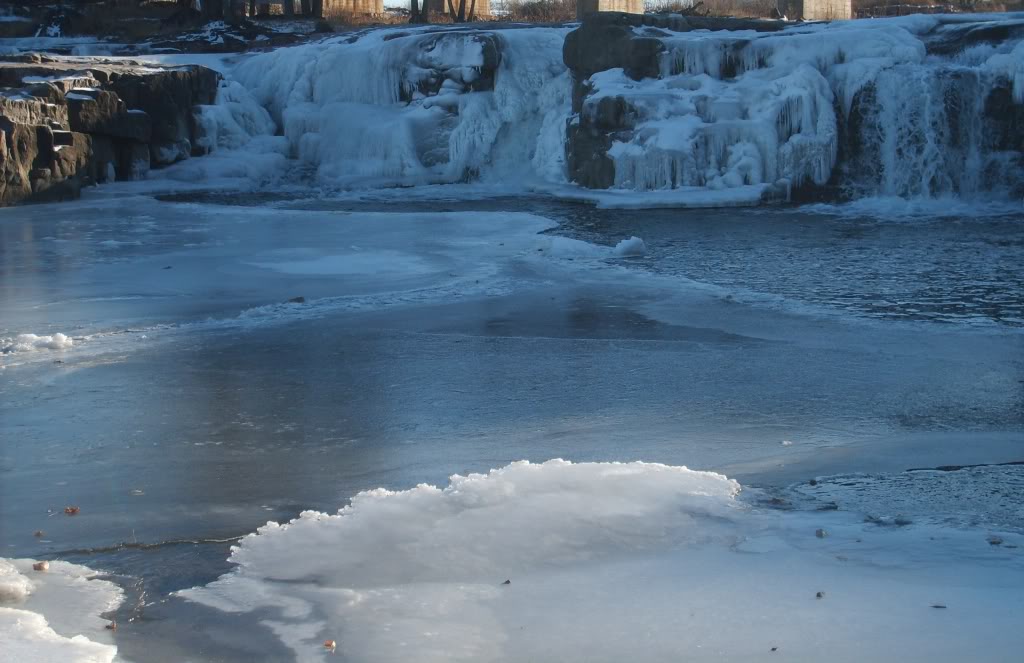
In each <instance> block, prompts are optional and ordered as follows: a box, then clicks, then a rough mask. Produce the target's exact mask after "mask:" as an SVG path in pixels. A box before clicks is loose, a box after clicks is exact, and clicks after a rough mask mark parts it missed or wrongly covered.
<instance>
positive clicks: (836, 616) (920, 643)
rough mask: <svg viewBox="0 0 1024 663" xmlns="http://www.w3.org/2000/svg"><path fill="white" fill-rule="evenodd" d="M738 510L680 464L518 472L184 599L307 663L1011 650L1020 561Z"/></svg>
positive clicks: (449, 491) (288, 529)
mask: <svg viewBox="0 0 1024 663" xmlns="http://www.w3.org/2000/svg"><path fill="white" fill-rule="evenodd" d="M740 497H741V495H740V486H739V484H737V483H736V482H735V481H732V480H730V479H728V478H726V477H724V476H721V475H719V474H714V473H710V472H697V471H692V470H688V469H686V468H684V467H670V466H665V465H658V464H649V463H580V464H573V463H569V462H566V461H561V460H555V461H549V462H546V463H542V464H531V463H527V462H519V463H513V464H512V465H509V466H507V467H504V468H502V469H498V470H492V471H491V472H489V473H487V474H471V475H469V476H458V475H456V476H453V477H452V478H451V482H450V484H449V485H448V486H447V487H446V488H444V489H440V488H436V487H433V486H428V485H420V486H417V487H415V488H413V489H411V490H406V491H398V492H394V491H389V490H383V489H378V490H373V491H367V492H364V493H360V494H359V495H357V496H356V497H355V498H353V500H352V502H351V504H350V505H349V506H347V507H345V508H343V509H341V510H340V511H339V512H338V513H337V514H336V515H328V514H324V513H317V512H311V511H307V512H304V513H302V514H301V515H300V517H299V518H297V519H296V520H293V521H292V522H290V523H287V524H283V525H279V524H276V523H268V524H267V525H266V526H265V527H262V528H260V529H259V530H258V532H256V533H255V534H252V535H250V536H248V537H246V538H244V539H243V540H242V541H241V542H240V543H239V545H238V546H236V547H235V548H234V549H233V552H232V555H231V561H232V562H234V563H235V564H237V565H238V566H237V568H236V569H235V570H234V571H233V572H231V573H228V574H227V575H225V576H223V577H222V578H220V579H219V580H217V581H215V582H214V583H212V584H211V585H208V586H205V587H201V588H195V589H191V590H188V591H186V592H183V594H184V596H185V597H187V598H188V599H190V600H194V601H198V602H201V603H203V604H206V605H209V606H211V607H215V608H218V609H221V610H225V611H231V612H253V613H256V614H258V615H259V616H260V617H259V618H260V619H261V621H262V623H263V624H264V625H265V626H266V627H268V628H269V629H271V630H272V631H273V632H274V633H275V634H276V635H277V637H279V638H280V639H281V641H282V642H283V643H284V644H286V645H287V646H289V647H290V648H292V649H293V651H294V652H295V655H296V659H297V660H300V661H312V660H321V657H322V656H323V643H324V642H325V641H331V640H333V641H335V642H336V646H337V653H338V654H339V655H341V656H344V657H345V658H346V660H352V661H371V660H372V661H409V660H415V661H527V660H548V661H621V660H638V661H678V660H681V659H685V660H716V661H718V660H761V659H764V660H775V659H772V658H771V657H772V656H776V657H778V656H782V658H784V659H785V660H820V658H821V656H822V655H823V652H827V658H828V659H829V660H833V661H862V660H882V659H887V660H892V659H893V658H900V659H901V660H920V661H925V660H929V661H956V660H963V659H964V657H966V658H971V656H972V655H973V654H976V653H977V651H978V648H981V649H983V650H984V652H985V655H986V656H987V657H989V658H991V659H992V660H997V659H1005V660H1009V659H1010V658H1012V657H1013V654H1014V652H1016V651H1019V648H1020V646H1021V644H1022V639H1021V635H1020V633H1019V629H1016V628H1014V625H1015V615H1016V614H1017V612H1018V611H1019V610H1020V609H1021V608H1022V607H1024V593H1022V592H1021V589H1024V564H1022V560H1021V557H1020V555H1018V554H1016V553H1015V552H1014V550H1016V549H1007V548H997V547H994V546H992V545H990V544H989V543H988V542H987V541H986V540H985V538H984V536H983V535H982V534H980V533H978V532H977V531H971V530H963V531H961V530H944V529H942V528H936V527H915V526H909V527H904V528H897V529H893V528H884V527H879V526H877V525H872V524H865V523H863V522H861V520H860V518H859V517H851V516H850V515H844V514H837V513H834V512H811V513H802V514H801V513H788V512H781V511H765V510H761V509H758V508H756V507H753V506H751V505H750V503H749V502H746V501H743V500H741V499H740ZM819 528H823V529H825V530H827V531H828V532H829V536H828V537H826V538H818V537H816V536H815V530H816V529H819ZM1003 536H1005V537H1006V538H1005V540H1006V541H1013V542H1015V544H1016V543H1017V542H1019V541H1020V539H1021V537H1020V536H1018V535H1014V534H1010V533H1007V534H1004V535H1003ZM818 592H822V593H823V598H822V599H817V598H816V595H817V593H818ZM940 603H941V604H942V605H946V606H948V610H947V611H946V612H941V611H938V610H936V609H934V608H932V607H931V606H932V605H936V604H940ZM950 615H955V619H954V618H951V617H950ZM954 623H955V624H956V627H955V628H953V627H952V624H954ZM773 648H775V650H777V651H778V652H779V653H778V654H773V653H772V652H773Z"/></svg>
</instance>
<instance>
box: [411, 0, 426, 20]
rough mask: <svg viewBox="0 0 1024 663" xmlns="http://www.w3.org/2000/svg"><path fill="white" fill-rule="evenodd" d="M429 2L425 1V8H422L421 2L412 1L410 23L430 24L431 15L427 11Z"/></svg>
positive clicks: (418, 0)
mask: <svg viewBox="0 0 1024 663" xmlns="http://www.w3.org/2000/svg"><path fill="white" fill-rule="evenodd" d="M427 1H428V0H423V8H422V9H421V8H420V0H410V3H409V22H410V23H430V14H429V12H428V11H427Z"/></svg>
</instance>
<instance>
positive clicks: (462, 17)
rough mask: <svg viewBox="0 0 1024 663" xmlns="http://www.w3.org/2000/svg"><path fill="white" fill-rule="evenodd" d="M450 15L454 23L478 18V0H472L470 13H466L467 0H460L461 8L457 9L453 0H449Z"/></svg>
mask: <svg viewBox="0 0 1024 663" xmlns="http://www.w3.org/2000/svg"><path fill="white" fill-rule="evenodd" d="M448 15H449V16H451V17H452V22H453V23H466V22H469V21H473V20H475V19H476V0H472V4H471V5H470V6H469V15H468V16H467V15H466V0H459V9H458V11H456V10H455V6H454V5H453V4H452V0H448Z"/></svg>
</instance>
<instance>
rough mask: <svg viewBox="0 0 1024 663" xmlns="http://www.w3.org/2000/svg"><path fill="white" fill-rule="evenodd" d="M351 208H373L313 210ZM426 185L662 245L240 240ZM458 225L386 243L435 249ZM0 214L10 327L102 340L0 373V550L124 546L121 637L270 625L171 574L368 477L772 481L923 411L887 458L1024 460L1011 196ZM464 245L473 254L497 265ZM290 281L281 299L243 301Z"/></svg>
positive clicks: (243, 647) (73, 556)
mask: <svg viewBox="0 0 1024 663" xmlns="http://www.w3.org/2000/svg"><path fill="white" fill-rule="evenodd" d="M211 203H216V204H211ZM222 203H223V204H222ZM254 203H255V206H254V207H252V208H248V207H246V204H248V205H253V204H254ZM268 208H273V209H276V210H278V211H279V213H275V215H273V216H254V211H255V210H263V211H265V210H267V209H268ZM25 209H28V208H25ZM339 210H341V211H346V212H352V213H353V216H351V217H338V216H324V217H320V216H316V215H317V214H319V213H324V214H327V213H333V212H337V211H339ZM62 211H63V212H62ZM424 211H427V212H447V211H466V212H475V213H482V212H510V211H514V212H529V213H532V214H537V215H540V216H544V217H547V218H551V219H554V220H556V221H557V222H558V223H559V226H558V227H557V228H555V229H553V230H550V231H548V233H549V234H557V235H563V236H568V237H573V238H577V239H584V240H587V241H590V242H593V243H597V244H601V245H606V246H610V245H614V244H615V243H616V242H617V241H619V240H620V239H622V238H624V237H628V236H630V235H637V236H640V237H642V238H643V239H644V240H645V241H646V243H647V245H648V247H649V249H650V250H649V253H648V255H646V256H645V257H642V258H639V259H632V260H629V261H609V263H608V264H607V265H604V264H603V263H601V262H597V263H595V264H593V265H591V268H590V269H589V270H581V271H579V272H573V271H566V270H564V269H561V268H559V269H560V271H550V270H548V269H546V268H545V267H544V266H543V264H541V265H540V266H538V265H537V264H534V263H532V262H524V261H522V260H518V259H508V260H505V259H502V260H503V261H504V262H502V263H501V265H499V266H498V267H497V268H496V269H497V272H496V276H495V278H496V279H498V280H500V281H501V282H502V283H505V282H511V283H514V284H516V285H515V287H513V288H511V289H505V290H501V291H500V292H497V291H496V292H495V293H491V294H474V295H472V296H465V297H451V296H448V295H443V296H436V297H425V298H422V299H418V300H415V301H411V300H410V301H409V302H405V303H402V304H401V305H392V304H388V305H387V306H379V307H377V306H373V305H367V306H360V307H358V308H345V307H340V308H339V307H333V306H326V305H321V302H330V301H333V300H332V298H333V297H338V296H339V295H342V294H344V295H346V296H348V295H353V294H355V295H359V296H362V295H364V294H366V293H372V294H374V296H375V297H377V296H382V295H381V294H380V293H387V292H390V291H392V290H394V289H396V288H408V287H410V283H413V282H415V281H416V280H417V278H410V279H409V280H408V282H407V281H404V280H402V279H400V278H399V279H396V280H394V282H393V283H392V282H391V281H388V282H386V283H384V281H383V279H384V277H372V278H371V277H367V278H366V280H365V282H364V281H362V280H360V279H361V278H362V277H357V276H352V275H344V274H342V275H337V274H326V275H315V274H314V275H309V274H306V275H294V274H281V273H268V272H266V271H265V270H259V269H256V268H254V267H252V266H251V264H250V263H251V262H253V261H254V260H257V257H258V256H265V255H267V254H268V253H271V252H274V251H291V250H297V249H303V250H306V249H308V248H309V247H316V248H318V249H324V250H329V249H331V247H336V248H338V249H339V250H340V249H341V248H344V247H347V246H349V245H351V244H353V243H354V242H365V243H373V242H374V241H384V240H385V239H387V237H386V236H385V235H384V234H381V235H375V234H373V233H375V232H377V231H378V230H379V231H380V232H381V233H384V232H385V231H387V228H388V226H387V224H388V221H387V219H385V218H381V219H380V220H379V222H378V223H379V224H382V225H379V226H378V227H377V228H376V229H374V230H372V231H371V230H367V231H365V232H364V231H360V234H358V235H349V234H345V232H342V229H343V228H345V227H346V226H347V225H349V224H352V223H356V220H357V217H358V214H359V213H360V212H388V213H398V212H406V213H412V214H420V213H423V212H424ZM8 212H10V213H8ZM310 215H313V218H315V221H316V222H315V223H312V222H308V219H309V218H311V217H310ZM403 232H405V231H403ZM441 235H443V233H442V232H441V230H440V227H436V228H435V227H431V226H424V227H423V228H418V229H413V230H410V231H408V234H402V235H400V236H398V237H397V238H391V239H387V241H396V242H399V243H400V244H403V243H408V242H413V243H417V246H419V243H422V245H423V247H425V248H424V249H423V250H424V251H428V250H433V249H431V248H430V247H431V246H433V244H432V243H433V242H444V241H448V240H447V239H444V238H443V237H442V236H441ZM132 237H137V238H138V240H137V241H136V240H131V238H132ZM125 238H129V239H130V240H131V241H130V243H124V240H125ZM375 238H376V239H375ZM0 242H2V243H0V261H2V262H0V265H2V271H0V274H2V276H3V281H2V285H0V310H2V311H4V315H3V316H0V317H2V321H0V336H3V335H7V334H13V333H20V332H36V333H44V332H47V333H50V332H55V331H62V330H65V329H68V330H73V331H74V332H75V333H77V334H79V335H81V336H82V338H83V340H82V341H81V342H79V343H77V346H78V347H77V348H76V349H75V350H74V351H73V352H71V353H68V354H66V355H65V354H46V355H40V356H38V357H34V358H32V361H28V362H27V363H24V364H22V365H9V366H8V367H7V368H6V369H3V370H0V438H2V447H0V545H2V547H3V552H2V553H0V554H2V555H4V556H33V557H50V558H55V557H57V558H62V559H68V560H70V561H75V562H80V563H84V564H87V565H89V566H92V567H94V568H98V569H102V570H104V571H107V572H111V573H114V574H117V578H118V579H119V580H120V581H121V582H123V583H124V584H125V585H126V586H127V587H129V589H130V591H129V600H128V601H127V602H126V604H125V606H124V607H123V608H122V616H121V617H120V618H119V622H121V623H131V624H134V626H132V627H131V628H123V629H121V630H120V631H119V633H118V639H119V645H120V646H121V648H122V653H123V654H124V655H125V656H126V657H128V658H130V659H132V660H140V661H142V660H160V661H164V660H166V661H172V660H182V659H183V658H185V657H186V654H185V650H184V649H183V648H187V649H188V651H189V652H190V655H191V656H193V658H192V659H191V660H251V659H252V658H253V657H257V658H258V657H260V656H262V657H263V658H266V657H267V656H268V655H271V654H267V653H268V652H274V651H277V650H276V649H274V648H275V647H277V646H278V645H276V644H274V642H273V641H271V640H269V639H266V640H264V639H262V636H259V635H258V634H253V633H252V629H251V628H250V629H247V628H246V625H245V624H243V623H238V622H237V619H236V618H233V617H228V616H223V615H219V614H213V613H211V611H209V610H205V609H198V608H195V607H194V606H187V605H185V604H184V603H183V602H181V601H179V600H178V599H175V598H169V599H168V598H167V594H168V593H169V592H172V591H174V590H176V589H181V588H185V587H189V586H193V585H195V584H201V583H205V582H209V581H210V580H212V579H214V578H216V577H217V576H218V575H220V574H222V573H223V572H225V571H226V570H227V569H228V568H229V565H228V564H227V563H226V561H225V559H226V557H227V555H228V549H229V547H230V543H231V539H232V538H233V537H237V536H240V535H244V534H246V533H247V532H250V531H252V530H253V529H255V528H256V527H258V526H259V525H261V524H262V523H264V522H266V521H267V520H285V519H288V518H291V517H294V516H295V515H297V513H298V512H299V511H301V510H303V509H307V508H311V509H321V510H326V511H333V510H335V509H337V508H339V507H340V506H342V505H344V504H345V503H346V501H347V500H348V498H349V497H350V496H352V495H353V494H355V493H356V492H358V491H360V490H364V489H368V488H373V487H377V486H386V487H389V488H396V489H401V488H405V487H409V486H412V485H414V484H416V483H418V482H422V481H426V482H431V483H439V484H444V483H445V482H446V478H447V476H448V475H450V474H452V473H455V472H458V473H465V472H469V471H486V470H487V469H489V468H492V467H497V466H501V465H504V464H507V463H508V462H511V461H514V460H518V459H522V458H528V459H531V460H544V459H548V458H552V457H565V458H568V459H571V460H577V461H585V460H633V459H642V460H648V461H660V462H666V463H671V464H684V465H689V466H691V467H695V468H702V469H703V468H710V469H723V470H726V471H729V472H730V474H733V475H735V476H738V477H739V478H741V480H744V481H747V480H748V478H749V480H750V481H751V482H753V483H759V484H763V485H771V484H773V483H775V484H778V483H785V482H788V481H790V480H793V479H794V477H800V476H803V475H802V474H801V472H806V473H812V472H814V473H816V472H818V468H817V467H815V469H813V470H812V469H806V470H801V469H800V468H801V467H803V466H802V465H801V463H805V462H809V461H810V460H813V461H814V462H818V461H820V460H821V459H823V458H826V457H829V458H833V457H838V458H839V459H840V460H839V462H845V463H847V464H848V465H852V464H853V463H854V461H855V460H856V459H857V458H858V457H864V456H865V455H869V454H870V453H873V452H864V451H863V447H859V446H858V445H864V444H868V445H876V446H875V447H870V448H879V447H884V448H886V449H888V450H889V452H892V450H893V449H898V448H900V447H901V445H902V444H903V443H902V442H900V440H903V439H909V438H910V437H912V438H913V439H915V440H916V441H917V442H915V444H916V446H915V447H914V448H915V449H916V450H917V451H916V452H915V453H917V454H918V455H917V456H916V457H915V459H914V462H911V461H910V460H908V459H907V458H906V457H903V456H900V454H898V453H894V454H893V455H892V457H891V458H889V460H888V461H887V468H886V469H888V470H894V469H895V470H901V469H906V468H907V467H915V466H917V467H920V466H922V465H921V462H920V458H929V457H931V458H938V456H939V455H940V454H939V451H938V447H939V446H940V445H939V443H938V440H939V438H940V437H941V438H942V440H943V443H942V445H941V449H942V451H941V456H942V460H941V461H940V462H1005V461H1012V460H1021V459H1024V435H1022V431H1024V338H1022V335H1021V333H1020V326H1021V324H1022V318H1024V314H1022V307H1024V304H1022V301H1021V300H1022V297H1021V292H1024V288H1022V285H1024V224H1022V219H1021V218H1020V217H1016V218H1015V217H996V218H982V219H953V220H949V219H945V220H941V221H930V222H929V221H915V222H891V221H879V220H876V219H869V218H844V217H836V216H831V215H824V214H818V213H805V212H801V211H799V210H793V209H775V210H759V211H750V210H729V211H706V210H698V211H685V212H683V211H650V212H635V211H629V212H624V211H602V210H595V209H592V208H588V207H583V206H578V205H570V204H564V203H557V202H552V201H548V200H536V199H516V200H510V199H494V200H483V201H470V202H458V201H440V202H434V203H430V204H424V203H423V202H416V203H407V204H395V203H386V204H385V203H380V202H364V203H352V202H350V201H333V202H332V201H324V200H314V199H302V200H298V199H282V198H281V197H271V196H267V197H263V198H257V199H256V200H255V201H254V200H253V199H251V198H250V199H246V198H244V197H243V198H239V197H237V196H211V195H206V196H201V197H196V196H192V197H190V198H189V199H188V200H183V199H182V198H180V197H178V198H174V197H169V198H166V199H164V200H163V201H161V202H152V201H146V200H139V199H127V200H125V201H122V202H117V201H115V202H113V203H111V202H109V201H107V202H102V203H101V202H97V203H95V204H93V203H90V202H89V201H85V202H83V203H81V204H78V205H77V206H75V207H39V208H34V209H33V210H32V211H30V212H25V211H23V210H20V211H17V212H12V211H10V210H8V211H5V212H4V213H3V215H0ZM469 253H471V251H469ZM259 259H262V258H259ZM444 260H445V261H448V260H450V264H451V267H450V269H451V270H452V274H454V275H455V277H458V276H459V275H460V274H464V273H470V272H471V271H472V270H471V268H473V269H475V268H476V267H473V265H472V259H471V258H468V259H467V262H465V263H463V262H460V260H462V258H460V257H458V256H456V257H455V258H449V257H446V258H445V259H444ZM440 264H442V265H448V264H449V262H444V261H442V262H441V263H440ZM559 264H560V265H562V266H564V265H567V264H570V263H567V262H565V261H562V262H560V263H559ZM485 266H487V265H485ZM168 267H170V269H165V268H168ZM616 270H618V271H616ZM448 276H450V275H446V276H445V278H447V277H448ZM431 278H434V277H431ZM496 282H497V281H496ZM382 283H383V284H382ZM439 287H440V286H439ZM439 292H448V291H439ZM296 295H302V296H304V297H305V298H306V299H307V302H305V303H304V304H303V305H295V306H294V307H286V308H284V309H281V310H280V311H278V313H280V315H276V314H275V316H274V317H273V318H272V319H271V320H270V321H269V322H266V323H263V322H258V321H257V322H256V323H252V324H250V323H248V322H246V323H244V324H243V323H241V322H235V321H236V320H237V319H238V316H239V313H240V312H243V311H246V310H250V309H252V308H253V307H259V306H264V305H280V303H281V302H283V301H285V300H287V299H289V298H291V297H293V296H296ZM374 301H376V300H374ZM403 301H404V300H403ZM275 311H277V309H275ZM223 321H228V324H221V322H223ZM97 331H101V332H102V333H100V334H97V335H96V337H95V338H91V337H89V334H92V333H95V332H97ZM8 359H10V358H8ZM54 361H59V362H61V363H54ZM922 440H924V443H923V444H922V442H921V441H922ZM930 440H931V441H934V450H933V449H932V447H929V441H930ZM993 440H995V442H996V443H993ZM783 441H789V442H792V445H786V446H783V445H782V442H783ZM910 446H911V445H909V444H908V445H907V448H910ZM848 449H853V450H856V449H861V451H858V452H853V451H851V452H849V453H848V456H847V457H846V458H845V460H843V457H842V454H843V453H847V452H846V451H844V450H848ZM922 449H923V451H922ZM787 454H792V455H791V456H787ZM858 454H859V456H858ZM950 458H953V459H954V460H953V461H949V460H948V459H950ZM908 463H909V464H908ZM935 464H938V463H935ZM925 466H927V465H925ZM807 467H808V468H810V467H811V466H810V465H808V466H807ZM807 476H813V474H807ZM862 492H863V491H862ZM67 504H76V505H79V506H80V507H81V509H82V511H81V513H80V515H78V516H75V517H67V516H64V515H63V514H62V513H61V510H62V508H63V507H64V506H65V505H67ZM38 529H41V530H44V531H45V535H44V536H43V537H42V538H41V539H40V538H36V537H33V535H32V533H33V532H34V531H35V530H38ZM122 544H127V545H122ZM129 620H135V621H131V622H130V621H129ZM283 656H284V655H283V654H282V657H283ZM271 657H272V655H271Z"/></svg>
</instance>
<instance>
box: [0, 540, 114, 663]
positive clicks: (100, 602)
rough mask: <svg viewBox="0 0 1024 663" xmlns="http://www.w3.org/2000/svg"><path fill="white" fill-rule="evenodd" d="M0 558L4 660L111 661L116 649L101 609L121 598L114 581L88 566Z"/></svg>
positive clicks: (44, 662) (109, 607) (1, 658)
mask: <svg viewBox="0 0 1024 663" xmlns="http://www.w3.org/2000/svg"><path fill="white" fill-rule="evenodd" d="M32 564H33V560H27V559H17V560H7V559H3V558H0V661H4V662H5V663H6V662H7V661H10V662H11V663H15V662H17V663H51V662H52V663H58V662H59V663H111V662H112V661H114V660H115V657H116V655H117V647H115V646H114V645H113V644H112V638H111V636H110V633H109V631H107V630H106V629H105V628H104V626H105V624H107V623H108V622H107V621H106V620H103V619H102V618H101V617H100V615H101V614H102V613H105V612H108V611H111V610H113V609H114V608H116V607H117V606H118V604H120V602H121V597H122V592H121V590H120V589H119V588H118V587H117V586H115V585H113V584H112V583H109V582H106V581H104V580H94V579H90V578H91V576H92V575H94V574H93V572H92V571H90V570H89V569H87V568H85V567H83V566H78V565H75V564H69V563H67V562H50V565H49V569H48V570H47V571H33V570H32Z"/></svg>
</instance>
